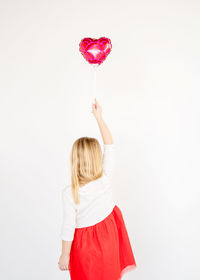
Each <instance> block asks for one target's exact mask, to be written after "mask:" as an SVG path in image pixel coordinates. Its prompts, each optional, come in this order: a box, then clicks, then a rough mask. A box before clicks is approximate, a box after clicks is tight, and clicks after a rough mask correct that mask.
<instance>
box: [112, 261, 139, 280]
mask: <svg viewBox="0 0 200 280" xmlns="http://www.w3.org/2000/svg"><path fill="white" fill-rule="evenodd" d="M135 268H136V264H129V265H127V266H125V267H124V268H123V269H122V270H121V273H120V275H119V278H118V279H117V280H121V279H122V276H123V275H124V274H125V273H127V272H129V271H132V270H134V269H135Z"/></svg>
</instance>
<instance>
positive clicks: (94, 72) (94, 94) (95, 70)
mask: <svg viewBox="0 0 200 280" xmlns="http://www.w3.org/2000/svg"><path fill="white" fill-rule="evenodd" d="M97 67H98V64H94V65H93V102H94V99H95V98H97Z"/></svg>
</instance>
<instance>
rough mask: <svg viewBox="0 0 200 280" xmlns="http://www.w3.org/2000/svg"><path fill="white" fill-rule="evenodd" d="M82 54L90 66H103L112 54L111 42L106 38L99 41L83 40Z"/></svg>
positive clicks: (81, 45) (81, 44) (81, 43)
mask: <svg viewBox="0 0 200 280" xmlns="http://www.w3.org/2000/svg"><path fill="white" fill-rule="evenodd" d="M79 46H80V49H79V50H80V52H81V53H82V55H83V56H84V58H85V59H86V60H87V61H88V62H89V63H90V64H99V65H100V64H101V63H102V62H103V61H104V60H105V59H106V57H107V55H108V54H109V53H110V52H111V48H112V44H111V40H110V39H108V38H106V37H101V38H99V39H92V38H84V39H82V40H81V42H80V44H79Z"/></svg>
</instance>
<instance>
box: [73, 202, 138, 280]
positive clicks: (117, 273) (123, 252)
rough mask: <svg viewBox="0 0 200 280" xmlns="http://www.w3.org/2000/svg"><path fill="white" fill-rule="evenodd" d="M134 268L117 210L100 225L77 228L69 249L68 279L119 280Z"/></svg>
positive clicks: (123, 223) (122, 220)
mask: <svg viewBox="0 0 200 280" xmlns="http://www.w3.org/2000/svg"><path fill="white" fill-rule="evenodd" d="M135 267H136V262H135V258H134V255H133V251H132V248H131V243H130V240H129V236H128V232H127V229H126V226H125V222H124V219H123V216H122V212H121V210H120V208H119V207H118V206H117V205H115V206H114V208H113V210H112V212H111V213H110V214H109V215H108V216H107V217H106V218H105V219H104V220H102V221H101V222H99V223H97V224H95V225H92V226H88V227H83V228H76V229H75V233H74V240H73V242H72V246H71V252H70V260H69V273H70V277H71V280H94V279H95V280H119V279H121V277H122V275H123V274H124V273H125V272H127V271H130V270H132V269H134V268H135Z"/></svg>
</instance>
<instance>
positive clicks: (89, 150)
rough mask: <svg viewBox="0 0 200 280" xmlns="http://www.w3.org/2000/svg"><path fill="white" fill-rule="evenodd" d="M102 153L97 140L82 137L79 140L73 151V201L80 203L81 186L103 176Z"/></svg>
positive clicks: (71, 157)
mask: <svg viewBox="0 0 200 280" xmlns="http://www.w3.org/2000/svg"><path fill="white" fill-rule="evenodd" d="M102 159H103V156H102V151H101V146H100V144H99V142H98V140H97V139H95V138H91V137H81V138H79V139H77V140H76V141H75V142H74V144H73V146H72V150H71V155H70V163H71V186H72V194H73V199H74V202H75V203H76V204H78V203H79V202H80V201H79V193H78V190H79V186H82V185H85V184H87V183H89V182H90V181H93V180H96V179H98V178H100V177H101V176H102V175H103V169H102Z"/></svg>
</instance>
